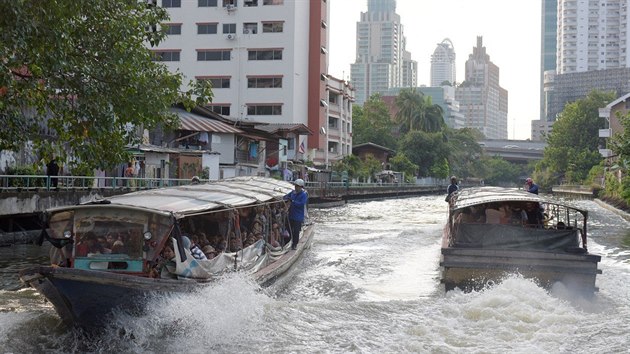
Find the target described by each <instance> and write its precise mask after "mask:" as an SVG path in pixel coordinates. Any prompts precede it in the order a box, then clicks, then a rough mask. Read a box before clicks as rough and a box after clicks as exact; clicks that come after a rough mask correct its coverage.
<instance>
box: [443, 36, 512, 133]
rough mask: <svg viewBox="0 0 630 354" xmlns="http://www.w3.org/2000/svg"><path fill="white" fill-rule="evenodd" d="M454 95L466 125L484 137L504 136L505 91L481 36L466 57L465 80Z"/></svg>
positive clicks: (505, 130) (505, 120)
mask: <svg viewBox="0 0 630 354" xmlns="http://www.w3.org/2000/svg"><path fill="white" fill-rule="evenodd" d="M455 97H456V99H457V101H459V106H460V112H461V113H463V114H464V116H465V117H466V127H467V128H475V129H478V130H479V131H481V132H482V133H483V134H484V135H485V136H486V138H487V139H507V136H508V134H507V112H508V92H507V90H505V89H504V88H502V87H501V86H500V85H499V67H498V66H496V65H495V64H494V63H493V62H492V61H490V56H489V55H488V54H487V53H486V47H484V46H483V38H482V37H477V46H476V47H474V48H473V52H472V54H470V55H469V56H468V60H466V80H465V81H464V82H463V83H462V84H461V85H460V86H459V87H457V89H456V91H455Z"/></svg>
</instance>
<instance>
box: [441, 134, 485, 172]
mask: <svg viewBox="0 0 630 354" xmlns="http://www.w3.org/2000/svg"><path fill="white" fill-rule="evenodd" d="M444 134H445V135H446V138H447V144H448V147H449V151H450V154H449V156H448V162H449V166H450V169H451V170H450V174H451V175H456V176H457V177H459V178H461V179H465V178H466V177H481V176H483V175H484V171H483V168H482V166H481V165H480V163H479V158H480V157H481V155H482V152H483V151H482V149H481V145H479V143H478V141H479V140H482V139H483V134H481V132H480V131H479V130H477V129H472V128H463V129H445V131H444Z"/></svg>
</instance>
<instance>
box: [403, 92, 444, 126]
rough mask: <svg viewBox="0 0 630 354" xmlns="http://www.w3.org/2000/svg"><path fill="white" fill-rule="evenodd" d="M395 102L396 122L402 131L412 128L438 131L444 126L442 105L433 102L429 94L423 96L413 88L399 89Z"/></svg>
mask: <svg viewBox="0 0 630 354" xmlns="http://www.w3.org/2000/svg"><path fill="white" fill-rule="evenodd" d="M395 103H396V106H397V108H398V113H396V117H395V118H396V122H397V123H398V124H400V131H401V132H403V133H404V132H410V131H413V130H422V131H425V132H438V131H440V130H442V128H443V127H444V111H443V110H442V107H440V106H439V105H437V104H433V100H432V98H431V96H425V95H424V94H423V93H422V92H419V91H416V89H415V88H407V89H402V90H400V93H399V94H398V96H396V101H395Z"/></svg>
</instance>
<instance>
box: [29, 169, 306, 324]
mask: <svg viewBox="0 0 630 354" xmlns="http://www.w3.org/2000/svg"><path fill="white" fill-rule="evenodd" d="M293 188H294V187H293V185H292V184H291V183H289V182H284V181H279V180H275V179H270V178H263V177H236V178H232V179H226V180H222V181H218V182H211V183H207V184H196V185H186V186H179V187H170V188H161V189H154V190H145V191H139V192H134V193H128V194H124V195H119V196H114V197H111V198H107V199H102V200H96V201H91V202H87V203H83V204H80V205H75V206H66V207H59V208H54V209H51V210H48V211H47V212H46V213H45V214H44V228H43V230H42V239H43V240H46V241H48V242H50V243H51V244H52V247H51V265H50V266H40V267H33V268H29V269H25V270H23V271H21V272H20V278H21V280H22V281H23V282H24V283H26V284H28V285H30V286H31V287H33V288H35V289H36V290H37V291H38V292H40V293H41V294H42V295H43V296H45V297H46V298H47V299H48V300H49V301H50V302H51V303H52V305H53V306H54V308H55V309H56V311H57V313H58V314H59V316H60V317H61V319H62V321H63V322H64V323H66V324H68V325H75V326H78V327H82V328H87V329H95V328H96V329H98V327H99V326H102V325H103V324H104V323H106V321H107V320H108V318H109V316H111V315H112V313H113V311H114V310H115V309H117V310H122V311H128V312H132V313H134V312H136V311H143V310H144V307H145V302H146V298H147V295H151V294H160V293H173V292H187V291H192V290H195V289H198V288H199V287H201V286H204V284H207V283H209V282H213V281H215V280H216V279H218V278H220V277H221V276H222V275H224V274H226V273H227V272H234V271H238V272H243V273H246V274H247V275H248V276H251V278H252V279H254V280H255V281H256V282H257V283H258V284H260V285H261V286H265V285H268V284H270V283H272V282H273V281H274V280H275V279H276V278H277V277H279V276H281V275H282V274H283V273H285V272H286V271H287V270H288V269H290V268H291V266H292V265H293V264H294V263H295V262H296V260H297V259H298V258H299V257H300V255H301V254H302V253H303V251H304V250H305V249H306V248H308V246H309V245H310V243H311V240H312V237H313V227H314V226H313V225H312V224H309V225H306V226H305V227H304V228H303V232H302V234H301V237H300V242H299V244H298V246H297V249H296V250H291V245H290V237H288V234H289V232H288V231H289V230H287V228H288V227H289V226H288V225H289V223H288V222H287V205H286V204H285V202H284V201H283V196H284V195H285V194H287V193H288V192H290V191H291V190H293ZM200 252H201V253H203V256H201V255H200V254H199V253H200ZM198 258H199V259H198ZM203 258H206V259H203Z"/></svg>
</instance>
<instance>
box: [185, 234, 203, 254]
mask: <svg viewBox="0 0 630 354" xmlns="http://www.w3.org/2000/svg"><path fill="white" fill-rule="evenodd" d="M182 245H183V246H184V247H185V248H188V249H189V250H190V253H191V254H192V256H193V258H195V259H199V260H204V259H207V258H206V255H205V254H203V252H202V251H201V249H200V248H199V246H197V245H193V244H192V243H191V241H190V238H188V236H182Z"/></svg>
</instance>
